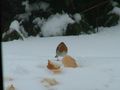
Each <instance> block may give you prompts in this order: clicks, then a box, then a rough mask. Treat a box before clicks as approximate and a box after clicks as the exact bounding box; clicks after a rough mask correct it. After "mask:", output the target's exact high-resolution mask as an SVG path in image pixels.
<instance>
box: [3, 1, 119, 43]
mask: <svg viewBox="0 0 120 90" xmlns="http://www.w3.org/2000/svg"><path fill="white" fill-rule="evenodd" d="M23 1H25V0H3V1H2V4H1V5H2V9H1V12H2V14H1V16H2V17H1V29H2V30H1V31H2V33H4V32H7V31H8V30H9V25H10V23H11V22H12V21H13V20H14V19H16V18H15V16H16V15H18V14H23V13H25V7H24V6H22V4H21V3H22V2H23ZM40 1H44V2H47V3H49V4H50V8H49V9H50V11H49V10H48V11H43V10H38V11H32V12H31V16H30V18H29V19H30V20H29V21H23V23H22V25H23V26H24V28H25V30H26V32H27V33H28V36H36V35H38V34H39V33H40V27H37V28H36V27H34V24H33V23H32V21H33V19H35V18H36V17H40V18H41V17H44V18H45V19H47V18H48V17H49V16H50V15H52V14H56V13H62V12H63V11H64V12H65V13H68V14H75V13H80V14H81V15H82V16H84V18H83V19H82V20H81V21H80V22H79V23H74V24H69V25H68V27H67V31H66V35H79V34H82V33H87V34H90V33H94V32H95V30H94V28H96V27H99V26H105V27H110V26H114V25H116V24H117V23H118V20H119V16H118V15H116V14H108V13H109V12H110V11H111V10H112V9H113V6H112V3H111V2H112V1H111V0H29V3H30V4H32V3H36V2H40ZM113 1H116V2H118V5H117V7H120V0H113ZM14 35H15V37H14ZM13 38H16V39H19V36H18V35H17V32H13V33H12V34H11V35H7V36H5V37H4V39H3V40H4V41H6V40H9V39H10V40H12V39H13Z"/></svg>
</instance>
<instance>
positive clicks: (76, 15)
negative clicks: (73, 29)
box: [73, 13, 81, 23]
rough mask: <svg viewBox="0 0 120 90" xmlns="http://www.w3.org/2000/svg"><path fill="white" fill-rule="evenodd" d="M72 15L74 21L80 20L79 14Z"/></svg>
mask: <svg viewBox="0 0 120 90" xmlns="http://www.w3.org/2000/svg"><path fill="white" fill-rule="evenodd" d="M73 17H74V19H75V21H76V22H77V23H79V22H80V20H81V15H80V14H79V13H76V14H74V15H73Z"/></svg>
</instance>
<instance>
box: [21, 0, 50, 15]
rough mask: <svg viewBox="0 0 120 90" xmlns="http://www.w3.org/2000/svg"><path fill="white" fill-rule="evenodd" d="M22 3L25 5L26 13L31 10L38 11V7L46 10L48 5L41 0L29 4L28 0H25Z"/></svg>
mask: <svg viewBox="0 0 120 90" xmlns="http://www.w3.org/2000/svg"><path fill="white" fill-rule="evenodd" d="M22 5H23V6H25V11H26V12H27V13H29V12H31V11H38V10H40V9H41V10H43V11H46V10H47V9H48V7H49V4H48V3H46V2H43V1H41V2H37V3H32V4H30V3H29V0H26V1H23V2H22Z"/></svg>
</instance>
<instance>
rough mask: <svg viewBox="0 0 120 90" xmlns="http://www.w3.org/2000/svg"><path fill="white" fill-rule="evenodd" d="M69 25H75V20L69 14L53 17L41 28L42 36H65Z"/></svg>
mask: <svg viewBox="0 0 120 90" xmlns="http://www.w3.org/2000/svg"><path fill="white" fill-rule="evenodd" d="M69 23H74V20H72V19H71V18H70V17H69V15H68V14H56V15H52V16H50V17H49V18H48V20H47V21H46V22H45V23H44V25H43V26H42V27H41V32H42V35H43V36H46V37H47V36H61V35H64V34H65V31H66V28H67V25H68V24H69Z"/></svg>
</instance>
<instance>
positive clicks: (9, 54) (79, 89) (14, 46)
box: [2, 22, 120, 90]
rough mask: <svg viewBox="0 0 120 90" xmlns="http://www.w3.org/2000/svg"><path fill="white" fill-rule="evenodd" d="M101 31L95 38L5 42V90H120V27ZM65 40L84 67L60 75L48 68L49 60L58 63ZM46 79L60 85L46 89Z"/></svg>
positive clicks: (50, 38) (3, 47)
mask: <svg viewBox="0 0 120 90" xmlns="http://www.w3.org/2000/svg"><path fill="white" fill-rule="evenodd" d="M53 23H54V22H53ZM53 25H54V24H53ZM50 29H51V28H50ZM99 29H100V32H98V33H96V34H91V35H80V36H58V37H45V38H40V37H30V38H25V40H24V41H21V40H14V41H11V42H2V51H3V52H2V55H3V75H4V89H6V87H8V85H11V84H13V85H14V87H15V88H16V90H120V24H119V25H117V26H114V27H111V28H103V27H101V28H99ZM61 41H63V42H65V44H66V45H67V46H68V50H69V51H68V55H70V56H72V57H74V58H75V59H76V61H77V62H78V63H79V64H80V67H77V68H65V67H63V71H62V72H61V73H60V74H53V73H52V72H50V71H49V70H48V69H47V68H46V66H47V61H48V59H50V60H52V61H54V60H55V58H54V56H55V50H56V47H57V45H58V44H59V43H60V42H61ZM46 77H47V78H54V79H55V80H57V81H58V82H59V83H58V85H55V86H50V87H44V85H43V84H42V83H41V80H42V79H43V78H46ZM9 78H12V79H13V80H9Z"/></svg>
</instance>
